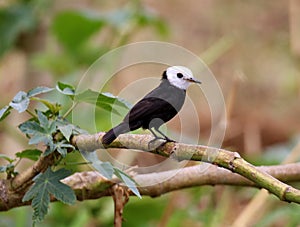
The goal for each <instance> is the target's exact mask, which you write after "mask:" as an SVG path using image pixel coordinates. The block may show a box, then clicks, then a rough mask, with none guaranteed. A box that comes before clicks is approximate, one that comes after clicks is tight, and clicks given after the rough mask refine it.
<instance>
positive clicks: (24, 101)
mask: <svg viewBox="0 0 300 227" xmlns="http://www.w3.org/2000/svg"><path fill="white" fill-rule="evenodd" d="M29 102H30V100H29V98H28V97H27V93H26V92H24V91H19V92H18V93H17V94H16V96H15V97H14V98H13V100H12V101H11V102H10V103H9V106H11V107H12V108H14V109H15V110H17V111H18V112H19V113H22V112H24V111H25V110H27V108H28V105H29Z"/></svg>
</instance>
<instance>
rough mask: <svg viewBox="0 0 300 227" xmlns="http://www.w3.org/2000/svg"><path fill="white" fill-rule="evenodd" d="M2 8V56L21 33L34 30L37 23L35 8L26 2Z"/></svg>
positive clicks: (0, 43)
mask: <svg viewBox="0 0 300 227" xmlns="http://www.w3.org/2000/svg"><path fill="white" fill-rule="evenodd" d="M9 5H10V6H9V7H1V9H0V34H1V36H0V56H1V55H3V54H4V53H5V51H6V50H8V49H9V48H11V47H12V46H13V45H14V44H15V43H16V41H17V40H18V38H19V37H20V35H21V34H24V33H26V32H28V31H31V30H33V28H34V27H35V25H36V18H35V14H34V13H33V8H30V7H29V6H27V5H25V4H19V5H11V4H9Z"/></svg>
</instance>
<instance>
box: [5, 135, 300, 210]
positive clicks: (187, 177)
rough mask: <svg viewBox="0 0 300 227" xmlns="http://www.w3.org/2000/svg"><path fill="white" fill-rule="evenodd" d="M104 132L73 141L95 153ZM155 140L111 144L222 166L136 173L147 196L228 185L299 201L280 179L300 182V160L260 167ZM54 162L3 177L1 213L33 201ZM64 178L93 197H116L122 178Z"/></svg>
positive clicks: (82, 195)
mask: <svg viewBox="0 0 300 227" xmlns="http://www.w3.org/2000/svg"><path fill="white" fill-rule="evenodd" d="M102 135H103V134H96V135H78V136H76V137H74V138H73V140H72V143H73V145H75V146H77V147H78V148H79V149H84V150H89V151H94V150H96V149H98V148H103V146H102V145H101V143H100V138H101V136H102ZM99 136H100V137H99ZM151 139H152V137H150V136H142V135H121V136H119V138H118V139H117V140H116V141H115V142H114V143H112V144H111V145H110V146H109V147H114V148H115V147H119V148H126V149H138V150H143V151H148V152H152V153H155V154H159V155H163V156H169V157H173V158H177V159H179V160H183V159H187V160H199V161H204V162H209V163H213V164H216V165H210V164H203V163H202V164H200V165H195V166H192V167H185V168H182V169H180V170H172V171H165V172H158V173H150V174H142V175H135V176H134V179H135V180H136V182H137V183H138V184H139V185H140V186H139V191H140V193H141V194H142V195H148V196H159V195H162V194H164V193H167V192H170V191H174V190H178V189H182V188H187V187H193V186H200V185H216V184H227V185H243V186H255V187H259V188H266V189H268V190H269V191H270V192H271V193H273V194H275V195H277V196H278V197H279V198H281V199H282V200H287V201H292V202H298V203H299V191H298V190H297V189H294V188H292V187H291V186H288V185H286V184H284V183H282V182H280V181H279V180H282V181H286V182H292V181H299V180H300V163H297V164H288V165H281V166H268V167H254V166H252V165H251V164H249V163H247V162H246V161H245V160H243V159H242V158H240V157H239V155H238V154H237V153H233V152H230V151H226V150H223V149H217V148H211V147H206V146H201V145H187V144H179V143H167V144H165V145H163V146H160V147H157V148H155V149H151V150H150V151H149V150H148V142H149V141H150V140H151ZM54 161H55V157H54V155H49V156H46V157H44V156H42V157H41V158H40V159H39V160H38V161H37V162H36V163H35V164H34V165H33V166H32V167H30V168H29V169H28V170H26V171H25V172H23V173H20V174H19V175H18V176H17V177H15V178H13V179H10V180H0V211H3V210H8V209H11V208H13V207H18V206H24V205H28V204H29V203H23V202H22V198H23V196H24V193H25V192H26V189H27V188H28V186H30V185H31V184H32V178H33V177H34V176H35V175H37V174H38V173H40V172H43V171H44V170H45V169H46V168H47V167H48V166H51V165H53V163H54ZM203 165H209V168H206V171H203V168H202V166H203ZM217 165H218V166H222V167H225V168H226V169H224V168H220V167H218V166H217ZM232 172H235V173H232ZM236 173H239V174H236ZM271 175H273V177H272V176H271ZM170 176H172V177H170ZM274 177H275V178H277V179H278V180H277V179H275V178H274ZM63 182H64V183H66V184H68V185H69V186H70V187H72V189H73V190H74V191H75V194H76V196H77V199H78V200H87V199H96V198H100V197H103V196H111V195H112V187H113V186H114V185H115V184H116V182H117V181H110V180H107V179H105V178H103V177H102V176H101V175H100V174H99V173H97V172H82V173H75V174H73V175H72V176H70V177H68V178H66V179H64V180H63ZM124 189H126V187H124Z"/></svg>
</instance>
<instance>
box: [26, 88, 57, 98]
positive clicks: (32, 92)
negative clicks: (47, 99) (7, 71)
mask: <svg viewBox="0 0 300 227" xmlns="http://www.w3.org/2000/svg"><path fill="white" fill-rule="evenodd" d="M53 89H54V88H49V87H43V86H41V87H36V88H34V89H32V90H30V91H29V92H28V93H27V97H29V98H30V97H33V96H36V95H39V94H42V93H47V92H50V91H53Z"/></svg>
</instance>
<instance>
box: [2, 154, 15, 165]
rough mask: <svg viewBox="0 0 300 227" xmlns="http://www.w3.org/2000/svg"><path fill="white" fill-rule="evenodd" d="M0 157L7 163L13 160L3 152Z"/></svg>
mask: <svg viewBox="0 0 300 227" xmlns="http://www.w3.org/2000/svg"><path fill="white" fill-rule="evenodd" d="M0 158H3V159H5V160H6V161H8V162H9V163H12V162H13V161H14V159H12V158H10V157H8V156H7V155H5V154H0Z"/></svg>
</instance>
